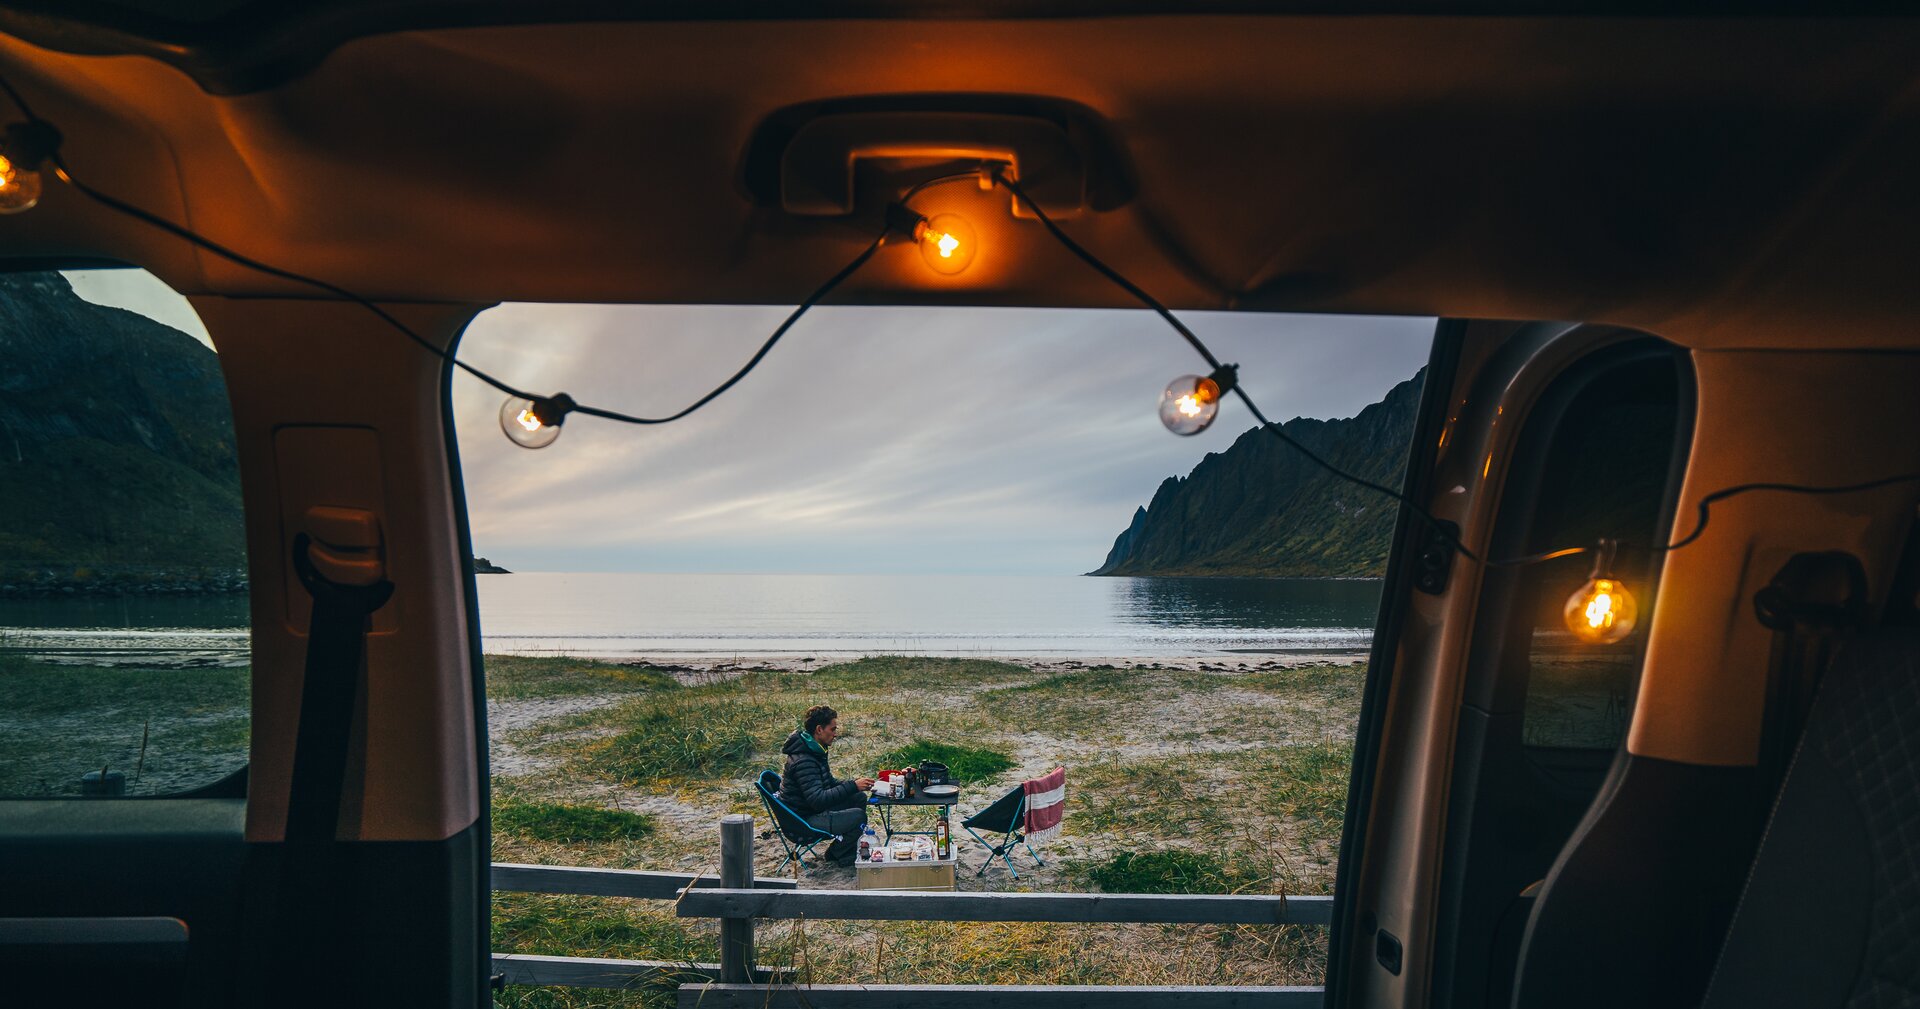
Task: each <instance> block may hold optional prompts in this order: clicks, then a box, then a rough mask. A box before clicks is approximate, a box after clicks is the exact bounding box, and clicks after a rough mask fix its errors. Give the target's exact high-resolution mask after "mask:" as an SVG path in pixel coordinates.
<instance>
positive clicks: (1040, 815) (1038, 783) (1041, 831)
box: [1020, 767, 1067, 841]
mask: <svg viewBox="0 0 1920 1009" xmlns="http://www.w3.org/2000/svg"><path fill="white" fill-rule="evenodd" d="M1020 790H1021V791H1023V792H1025V793H1027V822H1026V827H1025V829H1026V832H1027V840H1028V841H1045V840H1048V839H1050V838H1052V837H1053V836H1054V835H1055V834H1058V833H1060V816H1061V814H1063V813H1065V812H1066V809H1067V769H1066V768H1064V767H1056V768H1054V769H1053V770H1051V771H1048V772H1047V773H1046V774H1044V775H1042V776H1040V777H1038V778H1034V779H1031V780H1029V781H1023V782H1021V783H1020Z"/></svg>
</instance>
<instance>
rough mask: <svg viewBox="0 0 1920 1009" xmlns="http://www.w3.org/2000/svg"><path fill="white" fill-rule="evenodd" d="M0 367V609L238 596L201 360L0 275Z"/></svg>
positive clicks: (236, 497) (57, 278)
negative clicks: (10, 602) (65, 600)
mask: <svg viewBox="0 0 1920 1009" xmlns="http://www.w3.org/2000/svg"><path fill="white" fill-rule="evenodd" d="M0 354H4V355H5V360H6V361H7V367H6V369H5V370H4V372H0V482H4V485H5V486H6V487H7V488H8V490H9V492H10V493H9V495H8V497H9V499H10V502H9V503H10V512H11V514H10V516H9V521H7V522H5V523H0V593H5V594H23V593H25V594H32V593H38V592H46V591H61V592H73V591H79V592H88V591H197V590H208V589H235V588H239V587H242V586H244V585H245V582H246V550H245V543H244V540H243V529H242V507H241V500H240V474H239V468H238V463H237V459H236V457H235V452H234V439H233V416H232V411H231V409H230V408H229V406H228V403H227V390H226V383H225V381H224V380H223V379H222V377H221V375H220V363H219V360H218V359H217V358H216V357H215V356H214V353H213V351H212V350H209V349H208V348H207V347H206V345H204V344H202V343H200V342H199V341H198V340H195V339H194V338H192V337H190V336H188V335H186V334H185V333H182V332H180V331H178V330H175V329H173V328H171V327H169V326H165V325H162V324H160V323H158V322H155V321H153V320H152V319H149V318H147V317H145V316H143V315H140V314H138V313H135V312H129V311H126V310H124V309H119V308H109V307H107V306H104V305H96V304H93V303H92V302H89V301H86V300H84V299H82V298H81V297H80V296H79V295H77V294H75V293H74V292H73V288H72V285H70V284H69V283H68V282H67V280H66V278H65V277H62V276H61V275H60V274H58V273H17V274H6V275H0Z"/></svg>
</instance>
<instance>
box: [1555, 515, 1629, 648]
mask: <svg viewBox="0 0 1920 1009" xmlns="http://www.w3.org/2000/svg"><path fill="white" fill-rule="evenodd" d="M1619 550H1620V542H1619V541H1618V540H1611V539H1603V540H1601V541H1600V542H1599V544H1598V545H1597V546H1595V547H1594V559H1593V574H1591V575H1589V576H1588V577H1587V583H1586V584H1585V585H1582V586H1580V587H1579V588H1577V589H1575V590H1573V595H1570V596H1568V597H1567V608H1566V611H1565V613H1564V614H1563V615H1564V616H1565V617H1566V620H1567V630H1570V631H1572V632H1573V636H1574V637H1576V638H1579V639H1580V640H1581V641H1583V642H1585V643H1586V644H1589V645H1610V644H1613V643H1614V642H1616V641H1619V640H1622V639H1623V638H1625V637H1626V636H1627V635H1629V634H1631V633H1633V624H1634V621H1635V620H1637V619H1639V617H1640V605H1639V604H1638V603H1636V602H1634V601H1633V593H1631V592H1628V591H1627V586H1626V583H1625V582H1622V581H1621V580H1620V579H1618V578H1615V577H1614V576H1613V558H1614V555H1615V554H1616V553H1618V552H1619Z"/></svg>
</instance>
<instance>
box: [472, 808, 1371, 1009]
mask: <svg viewBox="0 0 1920 1009" xmlns="http://www.w3.org/2000/svg"><path fill="white" fill-rule="evenodd" d="M753 828H754V821H753V818H752V817H751V816H746V815H744V814H734V815H730V816H727V817H725V818H723V819H722V820H721V822H720V875H718V876H691V875H687V874H684V873H670V872H640V871H636V870H631V869H587V868H577V867H573V866H546V865H514V864H507V863H496V864H495V865H494V867H493V888H494V889H495V890H496V891H503V892H514V893H559V894H586V895H591V896H598V897H633V898H639V899H643V900H671V901H673V902H674V913H675V914H676V915H678V916H679V917H682V918H718V919H719V920H720V962H719V963H717V964H714V963H667V962H659V961H651V960H605V959H597V958H590V957H557V956H526V955H522V954H510V953H508V954H495V955H494V958H493V968H494V971H495V972H496V973H498V974H501V975H504V979H505V981H506V982H507V983H509V984H526V985H564V986H569V987H588V988H641V987H648V986H656V985H659V984H662V983H671V982H673V981H681V982H686V983H682V984H680V986H679V989H678V1001H679V1005H680V1006H681V1007H682V1009H728V1007H740V1009H746V1007H749V1006H750V1007H753V1009H774V1007H793V1009H892V1007H895V1006H909V1007H912V1009H1001V1007H1015V1006H1022V1007H1024V1006H1031V1005H1036V1004H1040V1005H1046V1006H1047V1007H1048V1009H1147V1007H1157V1006H1167V1005H1179V1006H1180V1007H1181V1009H1255V1007H1259V1009H1294V1007H1307V1006H1313V1007H1318V1006H1319V1005H1320V1004H1321V998H1322V989H1320V988H1319V987H1292V986H1286V987H1276V986H1252V985H1200V986H1150V987H1139V986H1119V985H796V984H793V983H791V982H792V981H793V978H792V972H791V971H790V970H789V969H786V968H762V967H759V966H757V965H756V964H755V963H754V955H753V945H754V922H755V921H756V920H757V919H761V918H767V919H795V918H815V919H850V920H865V921H1046V922H1069V923H1087V922H1128V923H1141V922H1146V923H1170V924H1224V925H1325V924H1327V923H1328V921H1329V920H1330V918H1331V916H1332V910H1333V898H1331V897H1278V896H1264V895H1258V896H1255V895H1212V894H1196V895H1184V894H1132V893H1121V894H1109V893H966V892H956V893H923V892H913V891H885V890H801V889H798V888H797V887H796V885H795V883H794V881H793V880H791V879H768V878H757V877H755V876H754V875H753V833H754V829H753Z"/></svg>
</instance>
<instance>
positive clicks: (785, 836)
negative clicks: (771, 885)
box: [753, 770, 837, 872]
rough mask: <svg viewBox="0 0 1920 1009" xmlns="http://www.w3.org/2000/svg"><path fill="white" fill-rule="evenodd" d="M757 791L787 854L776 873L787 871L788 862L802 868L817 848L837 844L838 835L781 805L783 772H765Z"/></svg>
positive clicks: (756, 785)
mask: <svg viewBox="0 0 1920 1009" xmlns="http://www.w3.org/2000/svg"><path fill="white" fill-rule="evenodd" d="M753 787H754V788H755V789H756V790H758V791H759V793H760V801H761V802H762V803H764V804H765V805H766V807H767V815H768V816H770V817H772V818H773V834H774V836H775V837H778V838H779V839H780V847H781V849H782V850H783V851H785V852H786V854H787V857H785V858H783V859H781V860H780V864H779V865H776V866H774V867H773V871H774V872H779V871H780V870H781V869H784V868H786V867H787V863H788V862H792V863H793V864H794V867H795V868H799V867H800V866H801V865H802V864H803V863H802V862H801V859H803V858H805V857H806V856H808V855H811V854H813V849H814V846H815V845H818V844H819V843H820V842H822V841H834V840H837V838H835V837H834V835H832V834H829V833H827V832H826V831H824V830H821V829H820V828H819V827H816V826H814V825H813V824H811V823H808V822H807V821H806V818H805V817H803V816H801V815H800V814H799V813H796V812H794V811H793V807H791V806H789V805H787V804H786V803H784V802H782V801H780V774H779V772H777V771H773V770H766V771H761V772H760V777H758V778H756V779H755V780H754V782H753ZM814 861H816V862H818V861H819V859H818V858H815V859H814Z"/></svg>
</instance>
